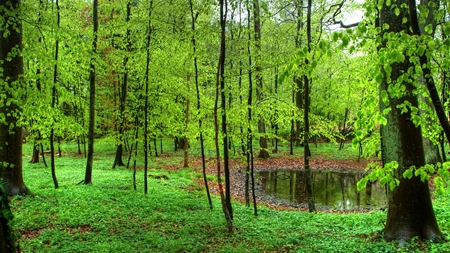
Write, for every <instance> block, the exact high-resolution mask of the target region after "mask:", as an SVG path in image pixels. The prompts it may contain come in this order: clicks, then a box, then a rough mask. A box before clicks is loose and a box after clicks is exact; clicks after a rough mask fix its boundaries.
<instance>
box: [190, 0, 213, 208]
mask: <svg viewBox="0 0 450 253" xmlns="http://www.w3.org/2000/svg"><path fill="white" fill-rule="evenodd" d="M189 7H190V10H191V29H192V48H193V51H194V70H195V91H196V94H197V110H198V111H200V108H201V107H200V90H199V83H198V65H197V44H196V40H195V22H196V20H197V17H198V15H199V13H198V12H197V14H194V8H193V4H192V0H189ZM202 125H203V122H202V118H201V117H199V119H198V127H199V129H200V150H201V153H202V172H203V182H204V183H205V189H206V196H207V198H208V203H209V209H210V210H212V209H213V205H212V200H211V194H210V192H209V186H208V178H207V177H206V162H205V147H204V143H203V129H202Z"/></svg>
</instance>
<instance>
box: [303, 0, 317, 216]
mask: <svg viewBox="0 0 450 253" xmlns="http://www.w3.org/2000/svg"><path fill="white" fill-rule="evenodd" d="M311 8H312V0H308V13H307V17H306V35H307V37H308V52H311V47H310V45H311V42H312V40H311ZM305 65H306V66H308V65H309V60H308V59H305ZM310 81H311V80H310V79H309V77H307V76H304V88H305V109H304V119H303V120H304V123H305V133H304V136H303V138H304V140H303V143H304V151H305V152H304V161H305V174H306V191H307V193H308V209H309V211H310V212H315V211H316V207H315V205H314V198H313V192H312V184H311V171H310V167H309V157H310V156H311V152H310V150H309V104H310V103H309V85H310Z"/></svg>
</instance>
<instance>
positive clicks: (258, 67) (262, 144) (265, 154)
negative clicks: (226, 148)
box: [253, 0, 269, 158]
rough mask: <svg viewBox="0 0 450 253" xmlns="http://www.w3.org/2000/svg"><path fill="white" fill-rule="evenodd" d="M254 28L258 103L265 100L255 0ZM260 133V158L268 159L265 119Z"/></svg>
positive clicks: (258, 8) (259, 20)
mask: <svg viewBox="0 0 450 253" xmlns="http://www.w3.org/2000/svg"><path fill="white" fill-rule="evenodd" d="M253 20H254V22H253V28H254V32H255V35H254V36H255V51H256V57H255V58H256V59H255V81H256V97H257V100H258V102H259V101H261V100H262V99H263V91H262V89H263V80H262V68H261V15H260V7H259V0H253ZM258 132H259V134H260V135H261V136H260V137H259V147H260V150H259V157H261V158H268V157H269V151H268V150H267V138H266V136H265V135H266V126H265V122H264V119H263V118H260V119H259V121H258Z"/></svg>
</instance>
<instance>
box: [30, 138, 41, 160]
mask: <svg viewBox="0 0 450 253" xmlns="http://www.w3.org/2000/svg"><path fill="white" fill-rule="evenodd" d="M30 163H39V144H37V142H36V141H35V142H34V144H33V154H32V155H31V161H30Z"/></svg>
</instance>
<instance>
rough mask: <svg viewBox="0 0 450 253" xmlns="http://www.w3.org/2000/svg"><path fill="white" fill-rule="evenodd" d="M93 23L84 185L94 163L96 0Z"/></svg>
mask: <svg viewBox="0 0 450 253" xmlns="http://www.w3.org/2000/svg"><path fill="white" fill-rule="evenodd" d="M93 14H94V15H93V16H94V19H93V23H94V39H93V40H92V53H93V54H94V55H93V56H92V58H91V63H90V72H89V133H88V153H87V163H86V174H85V177H84V183H85V184H92V166H93V163H94V130H95V60H96V57H95V54H96V53H97V32H98V0H94V2H93Z"/></svg>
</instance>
